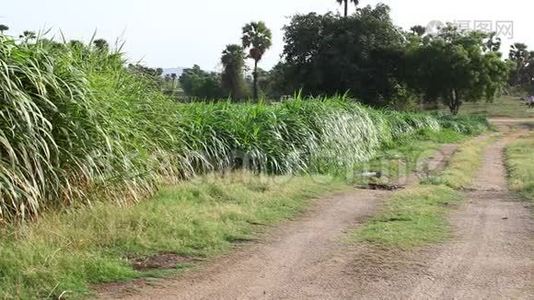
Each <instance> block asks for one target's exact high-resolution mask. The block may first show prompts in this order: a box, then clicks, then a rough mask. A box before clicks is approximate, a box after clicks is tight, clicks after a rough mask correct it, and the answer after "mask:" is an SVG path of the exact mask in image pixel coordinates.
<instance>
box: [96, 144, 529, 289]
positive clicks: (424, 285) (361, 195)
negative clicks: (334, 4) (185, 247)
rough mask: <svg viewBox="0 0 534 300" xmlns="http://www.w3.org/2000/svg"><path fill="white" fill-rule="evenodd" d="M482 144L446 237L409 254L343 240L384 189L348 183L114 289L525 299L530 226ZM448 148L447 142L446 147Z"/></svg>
mask: <svg viewBox="0 0 534 300" xmlns="http://www.w3.org/2000/svg"><path fill="white" fill-rule="evenodd" d="M507 141H508V139H506V138H505V139H501V140H499V141H498V142H496V143H494V144H492V145H491V146H490V147H489V148H488V149H487V150H486V152H485V154H484V163H483V166H482V168H481V170H480V171H479V173H478V176H477V178H476V180H475V185H474V188H473V190H472V191H469V192H467V193H466V201H465V204H464V205H463V206H462V207H460V208H459V209H458V210H457V211H455V212H454V213H453V214H452V216H451V218H450V221H451V223H452V224H453V226H454V237H453V238H452V239H451V240H450V241H449V242H446V243H444V244H442V245H438V246H433V247H430V248H425V249H420V250H416V251H410V252H404V251H400V250H390V249H381V248H377V247H375V246H371V245H356V246H351V245H348V244H347V243H344V242H343V236H344V232H346V231H347V230H351V229H354V228H356V227H357V226H358V224H359V223H361V222H364V221H365V220H366V219H367V218H368V216H370V215H372V214H373V213H374V212H375V211H376V210H377V208H378V207H380V203H382V201H383V200H384V199H386V198H387V196H388V195H389V194H388V192H384V191H367V190H356V191H354V192H350V193H346V194H343V195H338V196H335V197H332V198H329V199H323V200H321V201H319V202H318V203H317V205H316V207H315V208H314V209H312V210H311V211H309V212H308V213H307V214H306V215H305V216H304V217H302V218H299V219H298V220H295V221H292V222H288V223H286V224H283V225H282V226H280V227H278V229H275V230H273V232H271V234H270V236H269V237H268V238H266V239H264V241H263V242H261V243H258V244H255V245H251V246H246V247H244V248H243V249H242V250H240V251H238V253H234V254H231V255H229V256H227V257H224V258H222V259H218V260H216V262H214V263H208V264H207V266H205V267H203V268H202V269H201V270H200V271H192V272H189V273H186V274H185V275H184V276H181V277H180V278H178V279H174V280H163V281H160V282H158V283H157V284H156V285H154V286H141V288H140V289H139V290H136V291H134V292H133V293H124V291H120V290H114V291H113V293H109V291H108V293H106V294H103V295H101V296H102V297H103V298H117V297H119V296H120V297H125V298H129V299H280V298H284V299H303V298H314V299H340V298H343V299H347V298H349V299H361V298H372V299H391V298H394V299H421V298H424V299H428V298H433V299H436V298H438V299H456V298H460V299H463V298H534V286H533V283H534V243H533V238H534V224H533V222H532V219H531V215H530V211H529V209H528V208H527V206H526V204H525V203H523V202H520V201H518V199H516V198H515V197H514V196H513V195H512V194H510V193H509V192H508V190H507V187H506V180H505V175H506V174H505V169H504V165H503V157H502V155H503V148H504V146H505V144H506V142H507ZM448 151H449V154H450V152H452V149H449V150H448Z"/></svg>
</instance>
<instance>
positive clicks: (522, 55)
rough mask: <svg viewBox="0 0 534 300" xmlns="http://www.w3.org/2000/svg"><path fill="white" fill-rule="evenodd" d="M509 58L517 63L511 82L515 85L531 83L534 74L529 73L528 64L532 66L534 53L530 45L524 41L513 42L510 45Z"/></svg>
mask: <svg viewBox="0 0 534 300" xmlns="http://www.w3.org/2000/svg"><path fill="white" fill-rule="evenodd" d="M508 58H509V60H510V61H512V62H513V63H514V65H515V70H514V71H513V72H512V75H511V78H510V84H511V85H513V86H518V85H525V84H529V83H530V82H531V81H532V76H531V74H529V68H528V66H530V62H531V61H532V62H534V61H533V60H534V55H532V53H531V52H530V51H529V50H528V46H527V45H526V44H523V43H515V44H513V45H512V46H510V53H509V55H508Z"/></svg>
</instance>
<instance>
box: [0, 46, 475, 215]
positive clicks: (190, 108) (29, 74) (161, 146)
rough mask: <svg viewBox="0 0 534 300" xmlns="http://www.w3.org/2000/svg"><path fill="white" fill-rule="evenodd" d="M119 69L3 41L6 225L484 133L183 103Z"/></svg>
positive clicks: (381, 115)
mask: <svg viewBox="0 0 534 300" xmlns="http://www.w3.org/2000/svg"><path fill="white" fill-rule="evenodd" d="M124 66H125V61H124V60H123V58H122V55H121V54H120V53H118V52H108V51H107V50H99V49H93V48H91V47H89V46H84V45H81V44H77V43H73V44H61V43H56V42H52V41H49V40H38V41H33V42H23V41H17V40H14V39H13V38H11V37H8V36H3V35H0V91H1V96H0V97H2V98H1V100H2V106H0V153H1V154H2V155H1V159H0V221H1V220H3V221H4V222H6V221H12V220H21V219H26V218H28V217H33V216H36V215H38V213H39V212H40V211H42V210H43V209H45V208H50V207H54V206H63V205H78V204H87V203H90V202H91V201H94V200H96V199H113V200H114V201H117V202H118V203H126V202H128V201H131V200H136V199H139V198H141V197H144V196H146V195H149V194H151V193H153V192H154V191H155V190H156V188H157V186H158V184H160V183H162V182H165V181H171V180H177V179H184V178H190V177H191V176H194V175H195V174H198V173H204V172H208V171H213V170H223V169H226V168H248V169H250V170H253V171H255V172H266V173H272V174H290V173H298V172H318V173H333V174H336V173H343V172H345V171H346V170H348V169H350V168H351V167H352V166H353V165H354V164H356V163H358V162H362V161H365V160H368V159H370V158H371V157H372V156H373V155H374V154H375V152H376V151H377V150H378V149H379V148H380V147H381V146H382V145H384V144H387V143H390V142H391V141H393V140H395V139H400V138H403V137H405V136H408V135H410V134H413V133H415V132H417V131H418V130H421V129H425V130H434V131H438V130H440V129H441V128H443V127H448V128H454V129H455V130H458V131H462V132H467V131H469V132H471V131H476V130H480V129H481V127H483V126H484V124H483V122H482V121H481V120H475V121H471V120H465V119H461V120H459V119H455V120H451V119H449V118H443V117H439V116H430V115H423V114H413V113H399V112H390V111H376V110H372V109H370V108H367V107H363V106H361V105H358V104H355V103H349V102H347V101H345V100H344V99H343V98H331V99H299V98H296V99H293V100H290V101H287V102H284V103H279V104H273V105H269V104H264V103H258V104H231V103H229V102H214V103H193V104H179V103H175V102H173V101H171V100H170V99H168V98H166V97H165V96H164V95H163V94H162V93H160V91H159V89H158V87H157V86H155V84H154V83H153V81H152V80H151V79H150V78H145V77H143V76H142V75H140V74H138V73H132V72H129V71H128V70H127V69H126V68H125V67H124ZM481 124H482V125H481Z"/></svg>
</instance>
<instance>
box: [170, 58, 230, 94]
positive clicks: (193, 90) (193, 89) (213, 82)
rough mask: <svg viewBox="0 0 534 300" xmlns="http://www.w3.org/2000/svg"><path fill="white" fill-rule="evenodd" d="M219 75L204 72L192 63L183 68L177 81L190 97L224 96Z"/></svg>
mask: <svg viewBox="0 0 534 300" xmlns="http://www.w3.org/2000/svg"><path fill="white" fill-rule="evenodd" d="M220 77H221V76H220V75H219V74H217V73H214V72H211V73H210V72H206V71H204V70H202V69H201V68H200V67H199V66H197V65H194V66H193V68H191V69H185V70H184V72H183V74H182V76H180V79H179V82H180V85H181V87H182V89H183V90H184V92H185V94H186V95H187V96H189V97H191V98H196V99H203V100H206V99H219V98H223V97H225V93H224V90H223V88H222V86H221V78H220Z"/></svg>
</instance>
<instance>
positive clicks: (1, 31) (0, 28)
mask: <svg viewBox="0 0 534 300" xmlns="http://www.w3.org/2000/svg"><path fill="white" fill-rule="evenodd" d="M8 30H9V27H8V26H7V25H4V24H0V34H4V31H8Z"/></svg>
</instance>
